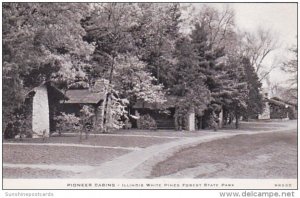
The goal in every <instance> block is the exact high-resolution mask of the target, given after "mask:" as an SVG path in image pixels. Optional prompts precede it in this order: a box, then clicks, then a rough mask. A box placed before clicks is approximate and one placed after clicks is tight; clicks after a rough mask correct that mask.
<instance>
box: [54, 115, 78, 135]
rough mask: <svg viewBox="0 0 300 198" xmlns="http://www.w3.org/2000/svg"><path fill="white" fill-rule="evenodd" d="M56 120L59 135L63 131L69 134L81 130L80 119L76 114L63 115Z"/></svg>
mask: <svg viewBox="0 0 300 198" xmlns="http://www.w3.org/2000/svg"><path fill="white" fill-rule="evenodd" d="M55 120H56V123H57V124H56V127H57V130H58V133H59V134H61V133H62V131H63V132H68V131H74V130H75V131H78V130H80V118H79V117H76V116H75V114H66V113H61V115H59V116H57V117H56V118H55Z"/></svg>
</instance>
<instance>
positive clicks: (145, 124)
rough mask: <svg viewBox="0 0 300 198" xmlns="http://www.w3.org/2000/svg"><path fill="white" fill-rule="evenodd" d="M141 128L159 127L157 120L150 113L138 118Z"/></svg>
mask: <svg viewBox="0 0 300 198" xmlns="http://www.w3.org/2000/svg"><path fill="white" fill-rule="evenodd" d="M137 127H138V128H139V129H157V125H156V121H155V120H154V119H153V118H152V117H151V116H150V115H149V114H146V115H142V116H141V117H140V119H139V120H138V124H137Z"/></svg>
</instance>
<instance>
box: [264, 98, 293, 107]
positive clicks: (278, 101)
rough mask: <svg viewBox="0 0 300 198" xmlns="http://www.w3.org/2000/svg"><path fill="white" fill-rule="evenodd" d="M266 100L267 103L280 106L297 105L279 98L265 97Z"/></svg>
mask: <svg viewBox="0 0 300 198" xmlns="http://www.w3.org/2000/svg"><path fill="white" fill-rule="evenodd" d="M267 101H268V102H269V104H271V105H276V106H281V107H284V108H285V107H292V106H295V107H296V106H297V105H296V104H293V103H290V102H286V101H283V100H281V99H279V98H276V97H274V98H270V99H267Z"/></svg>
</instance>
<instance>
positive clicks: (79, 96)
mask: <svg viewBox="0 0 300 198" xmlns="http://www.w3.org/2000/svg"><path fill="white" fill-rule="evenodd" d="M66 96H67V97H68V98H69V100H66V101H64V102H63V103H66V104H97V103H99V102H100V101H102V100H104V99H105V96H106V94H105V93H104V92H92V91H90V90H89V89H70V90H67V91H66Z"/></svg>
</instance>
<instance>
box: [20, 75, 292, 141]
mask: <svg viewBox="0 0 300 198" xmlns="http://www.w3.org/2000/svg"><path fill="white" fill-rule="evenodd" d="M106 87H107V81H105V80H98V81H96V83H95V85H94V86H93V87H91V88H87V89H69V90H67V91H66V92H62V91H61V90H59V89H58V88H56V87H55V86H54V85H53V84H52V83H51V82H46V83H43V84H41V85H40V86H38V87H36V88H35V89H33V90H32V91H30V92H29V93H28V96H27V99H26V101H25V102H26V103H27V106H29V107H32V111H31V116H29V118H30V119H31V120H32V123H31V125H32V126H31V127H32V131H33V133H34V134H33V137H40V136H49V134H50V132H52V131H55V130H56V121H55V119H54V118H55V116H56V115H57V114H58V113H60V112H65V113H74V114H75V115H76V116H79V111H80V109H81V108H82V106H83V105H89V106H91V107H93V109H94V112H95V117H94V119H95V120H94V123H95V124H97V123H103V117H104V106H105V101H106V100H105V99H106V92H105V90H106ZM174 100H176V98H172V97H169V98H168V101H167V102H166V103H165V104H164V107H165V108H166V109H167V110H168V111H169V113H168V114H166V113H160V112H159V111H158V110H157V109H158V106H157V105H156V104H149V103H144V102H141V101H139V102H137V103H136V104H135V105H134V106H133V109H132V112H131V113H133V114H135V115H136V116H137V117H139V116H140V115H145V114H149V115H150V116H151V117H152V118H153V119H154V120H155V122H156V125H157V128H158V129H174V128H175V121H174V113H175V107H174V105H173V104H175V102H174ZM295 118H297V104H292V103H287V102H284V101H282V100H280V99H279V98H271V99H267V98H266V108H265V111H264V113H263V114H261V115H259V119H295ZM195 120H196V119H195V114H194V113H189V114H188V115H187V119H186V121H187V128H186V130H188V131H194V130H195V128H196V123H195ZM138 122H139V121H138V120H137V121H133V122H132V123H133V125H132V127H133V128H136V127H138Z"/></svg>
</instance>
